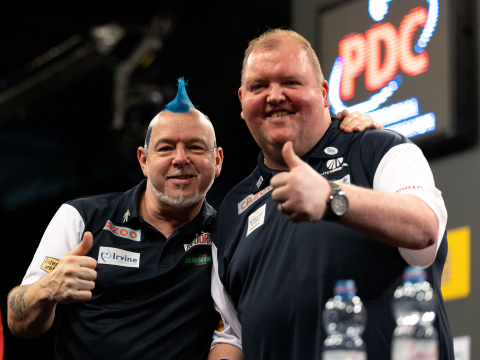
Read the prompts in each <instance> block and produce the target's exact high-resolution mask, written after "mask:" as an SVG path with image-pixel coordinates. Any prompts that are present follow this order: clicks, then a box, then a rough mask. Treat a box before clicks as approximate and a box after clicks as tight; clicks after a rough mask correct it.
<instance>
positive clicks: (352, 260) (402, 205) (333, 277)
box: [211, 30, 453, 360]
mask: <svg viewBox="0 0 480 360" xmlns="http://www.w3.org/2000/svg"><path fill="white" fill-rule="evenodd" d="M238 93H239V98H240V101H241V103H242V118H243V119H244V120H245V122H246V124H247V126H248V128H249V130H250V132H251V133H252V135H253V137H254V138H255V140H256V142H257V144H258V145H259V146H260V148H261V149H262V151H261V152H260V154H259V156H258V161H257V167H256V168H255V170H254V171H253V173H252V174H251V175H250V176H249V177H247V178H246V179H245V180H244V181H242V182H241V183H240V184H238V185H237V186H236V187H235V188H234V189H233V190H232V191H231V192H230V193H229V194H228V195H227V197H226V198H225V200H224V202H223V204H222V206H221V208H220V211H219V216H218V218H217V222H216V224H217V225H216V226H215V230H214V232H213V234H212V238H213V242H214V247H213V248H212V255H213V260H214V272H213V274H212V295H213V297H214V300H215V303H216V308H217V309H218V310H219V312H220V313H221V315H222V318H223V322H224V325H225V330H224V331H223V332H221V333H220V332H216V333H215V338H214V342H213V345H214V346H215V347H214V348H213V350H212V352H211V356H212V357H213V355H212V354H215V356H221V355H222V353H223V351H228V352H229V353H230V357H229V358H230V359H237V358H238V359H240V358H241V357H242V354H241V351H240V349H242V348H243V353H244V355H245V358H246V359H275V360H281V359H285V360H290V359H320V358H321V356H322V354H321V353H322V347H323V341H324V339H325V336H326V333H325V329H324V324H322V315H321V314H322V310H323V307H324V305H325V303H326V301H327V299H328V298H330V297H331V296H332V293H333V287H334V283H335V281H337V280H343V279H353V280H355V282H356V286H357V289H358V295H359V296H360V298H361V299H362V300H363V302H364V304H365V306H366V308H367V314H368V323H367V327H366V330H365V333H364V336H363V338H364V340H365V342H366V346H367V349H368V359H369V360H385V359H389V358H390V342H391V338H392V333H393V330H394V328H395V321H394V319H393V315H392V312H391V306H390V305H391V301H392V299H393V293H394V290H395V289H396V287H397V286H398V285H400V284H401V283H402V274H403V271H404V269H405V267H406V266H407V265H408V264H410V265H417V266H423V267H425V268H426V271H427V274H428V279H429V281H430V282H431V283H432V286H433V289H434V291H435V294H436V298H437V302H436V308H435V310H436V315H437V318H436V321H435V326H436V328H437V330H438V333H439V350H440V357H439V358H440V359H442V360H445V359H452V360H453V344H452V336H451V331H450V327H449V323H448V319H447V316H446V312H445V308H444V305H443V300H442V295H441V291H440V282H441V275H442V270H443V265H444V263H445V259H446V255H447V241H446V237H445V226H446V218H447V214H446V209H445V206H444V203H443V200H442V198H441V194H440V191H438V190H437V189H436V188H435V186H434V181H433V177H432V174H431V171H430V168H429V166H428V163H427V162H426V160H425V158H424V157H423V154H422V153H421V151H420V150H419V149H418V147H416V146H415V145H414V144H413V143H411V142H410V141H409V140H408V139H406V138H404V137H403V136H401V135H399V134H396V133H394V132H391V131H377V130H367V131H365V132H364V133H350V134H345V133H343V132H341V131H340V129H339V122H338V121H337V120H334V119H331V118H330V114H329V100H328V84H327V82H326V81H325V80H324V79H323V75H322V73H321V69H320V64H319V62H318V59H317V57H316V55H315V53H314V52H313V50H312V48H311V46H310V44H309V43H308V41H306V40H305V39H304V38H303V37H301V36H300V35H298V34H297V33H295V32H293V31H286V30H271V31H268V32H266V33H264V34H263V35H261V36H260V37H259V38H257V39H255V40H253V41H252V42H251V43H250V45H249V47H248V49H247V51H246V53H245V58H244V66H243V71H242V85H241V87H240V89H239V92H238ZM333 200H335V201H338V202H335V203H334V201H333ZM338 205H342V206H338ZM227 344H229V345H227Z"/></svg>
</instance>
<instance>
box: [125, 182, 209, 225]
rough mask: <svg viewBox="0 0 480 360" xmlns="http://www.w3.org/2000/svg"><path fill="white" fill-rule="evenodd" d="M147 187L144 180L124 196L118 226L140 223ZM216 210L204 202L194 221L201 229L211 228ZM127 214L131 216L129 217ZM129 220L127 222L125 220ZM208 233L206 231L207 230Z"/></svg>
mask: <svg viewBox="0 0 480 360" xmlns="http://www.w3.org/2000/svg"><path fill="white" fill-rule="evenodd" d="M146 186H147V179H144V180H142V181H141V182H140V183H139V184H138V185H137V186H135V187H133V188H132V189H130V190H128V191H127V192H125V193H124V194H123V198H122V201H121V203H120V206H119V211H118V213H117V218H116V220H117V224H118V225H120V224H125V225H127V224H129V223H131V222H136V224H138V223H139V222H140V214H139V206H140V198H141V197H142V195H143V193H144V192H145V189H146ZM215 213H216V211H215V209H214V208H213V207H212V206H210V205H209V204H208V203H207V202H206V201H204V202H203V204H202V208H201V209H200V212H199V213H198V215H197V216H196V217H195V219H194V220H193V221H192V223H195V225H196V226H198V227H199V228H202V229H203V228H204V227H206V228H209V227H210V223H212V219H213V217H214V215H215ZM125 214H127V215H129V216H128V217H127V216H125ZM125 219H127V220H126V221H125V222H124V220H125ZM205 231H206V230H205Z"/></svg>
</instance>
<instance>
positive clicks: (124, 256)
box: [97, 246, 140, 268]
mask: <svg viewBox="0 0 480 360" xmlns="http://www.w3.org/2000/svg"><path fill="white" fill-rule="evenodd" d="M97 262H98V264H105V265H117V266H126V267H136V268H138V267H139V266H140V254H139V253H135V252H131V251H126V250H122V249H117V248H113V247H105V246H100V250H99V251H98V259H97Z"/></svg>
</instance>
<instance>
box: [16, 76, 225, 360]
mask: <svg viewBox="0 0 480 360" xmlns="http://www.w3.org/2000/svg"><path fill="white" fill-rule="evenodd" d="M185 85H186V84H185V82H184V80H183V79H179V80H178V93H177V96H176V98H175V99H174V100H173V101H172V102H171V103H169V104H168V105H167V106H166V107H165V110H164V111H162V112H161V113H160V114H158V115H157V116H155V118H154V119H153V120H152V122H151V123H150V126H149V128H148V131H147V136H146V139H145V146H144V147H140V148H139V149H138V160H139V162H140V165H141V168H142V171H143V174H144V175H145V176H146V177H147V179H146V180H143V181H142V182H141V183H140V184H139V185H137V186H136V187H134V188H133V189H131V190H129V191H127V192H125V193H115V194H106V195H99V196H92V197H84V198H79V199H75V200H72V201H69V202H67V203H65V204H63V205H62V206H61V207H60V209H59V210H58V212H57V213H56V214H55V216H54V217H53V219H52V221H51V223H50V225H49V226H48V228H47V230H46V232H45V234H44V236H43V238H42V240H41V242H40V245H39V247H38V250H37V252H36V254H35V256H34V259H33V261H32V264H31V266H30V267H29V269H28V271H27V274H26V275H25V278H24V279H23V282H22V285H21V286H19V287H17V288H15V289H13V290H12V291H11V293H10V297H9V301H8V303H9V312H8V324H9V327H10V329H11V330H12V333H14V334H15V335H17V336H20V337H35V336H39V335H41V334H43V333H44V332H46V331H47V330H48V329H49V328H50V327H51V325H52V322H53V320H54V317H55V311H57V318H58V327H57V334H56V346H55V359H130V360H131V359H172V360H173V359H175V360H179V359H184V360H192V359H198V360H205V359H206V358H207V357H208V352H209V349H210V343H211V338H212V334H213V331H214V329H216V326H217V323H218V319H219V316H218V313H216V312H215V309H214V307H213V301H212V298H211V295H210V277H211V262H212V259H211V238H210V232H211V228H212V226H213V220H214V217H215V215H216V212H215V210H214V209H213V208H212V207H211V206H210V205H209V204H207V202H206V201H204V200H205V195H206V193H207V191H208V190H209V189H210V187H211V185H212V183H213V180H214V179H215V178H216V177H217V176H218V175H219V174H220V171H221V168H222V161H223V152H222V149H221V148H219V147H217V146H216V142H215V133H214V130H213V126H212V123H211V122H210V121H209V120H208V119H207V117H206V116H205V115H204V114H202V113H201V112H200V111H198V110H196V109H195V108H194V106H193V104H192V102H191V101H190V99H189V98H188V95H187V93H186V90H185ZM57 305H58V306H57Z"/></svg>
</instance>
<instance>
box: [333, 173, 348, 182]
mask: <svg viewBox="0 0 480 360" xmlns="http://www.w3.org/2000/svg"><path fill="white" fill-rule="evenodd" d="M333 181H334V182H336V183H337V184H350V174H348V175H345V176H344V177H343V178H341V179H338V180H333Z"/></svg>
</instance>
